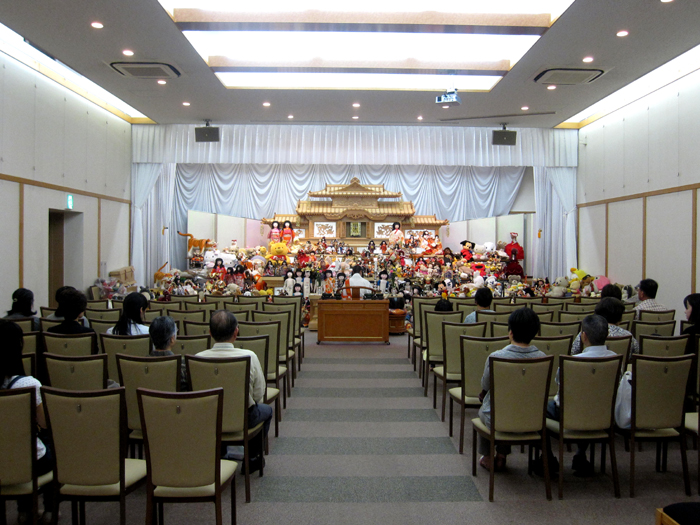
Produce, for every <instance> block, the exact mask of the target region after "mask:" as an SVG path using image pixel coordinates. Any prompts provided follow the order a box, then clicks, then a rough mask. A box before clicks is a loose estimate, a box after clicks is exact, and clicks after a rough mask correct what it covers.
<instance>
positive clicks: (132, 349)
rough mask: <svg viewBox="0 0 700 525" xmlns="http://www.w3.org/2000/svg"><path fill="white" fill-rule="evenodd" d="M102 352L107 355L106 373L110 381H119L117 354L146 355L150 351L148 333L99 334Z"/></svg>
mask: <svg viewBox="0 0 700 525" xmlns="http://www.w3.org/2000/svg"><path fill="white" fill-rule="evenodd" d="M100 346H101V347H102V352H104V353H105V354H107V357H108V361H109V364H108V374H109V378H110V379H111V380H112V381H119V371H118V370H117V358H116V355H117V354H126V355H132V356H135V357H148V355H149V354H150V352H151V338H150V336H148V335H108V334H100Z"/></svg>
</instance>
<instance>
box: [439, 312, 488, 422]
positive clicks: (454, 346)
mask: <svg viewBox="0 0 700 525" xmlns="http://www.w3.org/2000/svg"><path fill="white" fill-rule="evenodd" d="M426 313H428V312H426ZM485 332H486V323H473V324H464V323H454V322H452V323H451V322H447V321H445V322H443V323H442V365H440V366H436V367H435V368H433V374H434V376H433V408H437V380H438V379H440V380H441V381H442V421H445V405H446V404H447V403H446V400H447V384H448V383H459V382H460V381H461V380H462V374H461V371H462V369H461V358H460V339H459V338H460V337H461V336H463V335H470V336H474V337H483V336H484V333H485Z"/></svg>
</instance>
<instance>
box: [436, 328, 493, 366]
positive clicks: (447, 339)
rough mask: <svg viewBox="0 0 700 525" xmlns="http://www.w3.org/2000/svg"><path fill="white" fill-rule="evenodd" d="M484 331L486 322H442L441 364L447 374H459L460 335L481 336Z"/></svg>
mask: <svg viewBox="0 0 700 525" xmlns="http://www.w3.org/2000/svg"><path fill="white" fill-rule="evenodd" d="M485 332H486V323H473V324H464V323H451V322H448V321H443V323H442V348H443V350H442V357H443V363H442V366H444V367H445V373H447V374H459V373H460V371H461V366H462V359H461V357H460V354H461V352H462V350H461V346H460V339H459V338H460V337H461V336H463V335H470V336H473V337H483V336H484V335H485Z"/></svg>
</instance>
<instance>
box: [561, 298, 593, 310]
mask: <svg viewBox="0 0 700 525" xmlns="http://www.w3.org/2000/svg"><path fill="white" fill-rule="evenodd" d="M597 303H598V301H597V300H596V302H595V303H589V302H585V303H578V304H577V303H564V310H565V311H567V312H590V311H591V310H595V305H596V304H597Z"/></svg>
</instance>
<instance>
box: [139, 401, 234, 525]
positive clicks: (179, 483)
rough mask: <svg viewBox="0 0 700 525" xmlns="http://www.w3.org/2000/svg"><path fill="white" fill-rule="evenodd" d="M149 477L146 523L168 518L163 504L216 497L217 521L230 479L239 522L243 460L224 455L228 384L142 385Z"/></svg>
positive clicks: (142, 423) (220, 518)
mask: <svg viewBox="0 0 700 525" xmlns="http://www.w3.org/2000/svg"><path fill="white" fill-rule="evenodd" d="M138 405H139V412H140V414H141V426H142V428H143V435H144V443H145V448H146V463H147V465H148V479H147V483H146V523H147V524H149V525H153V524H155V523H163V504H164V503H181V502H183V503H184V502H207V501H211V502H213V503H214V507H215V521H216V524H217V525H221V524H222V523H223V516H222V509H221V499H222V493H223V491H224V489H225V488H226V487H227V486H228V485H229V484H230V485H231V487H230V492H231V525H235V524H236V488H235V474H236V468H237V467H238V463H236V462H235V461H228V460H225V459H219V457H220V450H221V424H222V410H223V406H224V395H223V389H221V388H216V389H214V390H205V391H202V392H186V393H168V392H155V391H151V390H144V389H140V390H139V391H138Z"/></svg>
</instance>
